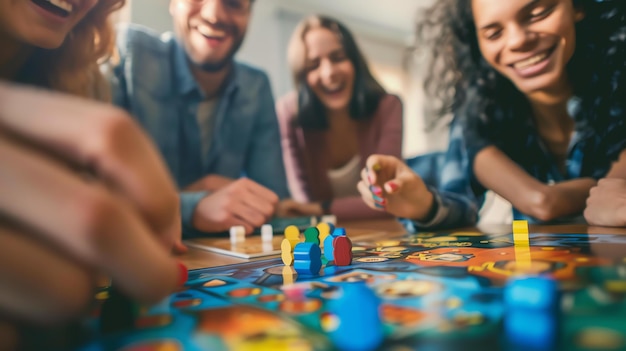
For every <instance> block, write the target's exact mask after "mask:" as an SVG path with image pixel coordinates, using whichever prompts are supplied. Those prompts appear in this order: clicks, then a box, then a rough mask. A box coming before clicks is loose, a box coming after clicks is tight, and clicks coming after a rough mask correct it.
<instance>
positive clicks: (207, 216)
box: [111, 0, 288, 233]
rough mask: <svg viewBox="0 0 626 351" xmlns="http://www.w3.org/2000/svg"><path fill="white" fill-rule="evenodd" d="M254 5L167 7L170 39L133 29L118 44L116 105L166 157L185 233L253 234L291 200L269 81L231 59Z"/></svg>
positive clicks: (178, 1)
mask: <svg viewBox="0 0 626 351" xmlns="http://www.w3.org/2000/svg"><path fill="white" fill-rule="evenodd" d="M252 5H253V0H171V2H170V7H169V12H170V14H171V15H172V17H173V20H174V31H175V33H165V34H163V35H161V36H158V35H156V34H154V33H152V32H150V31H149V30H147V29H146V28H141V27H138V26H131V27H129V28H126V29H124V30H122V31H121V32H120V37H119V38H118V46H119V53H120V60H119V62H117V64H116V65H115V67H114V68H113V70H112V73H113V74H112V75H111V76H112V85H113V99H114V102H115V103H116V104H117V105H119V106H122V107H124V108H126V109H127V110H128V111H129V112H130V113H131V114H132V115H134V116H135V117H136V118H137V120H138V121H139V122H140V123H141V124H142V125H143V126H144V128H145V129H146V130H147V131H148V133H150V135H151V136H152V137H153V139H154V141H155V142H156V144H157V145H158V147H159V149H160V151H161V153H162V154H163V156H164V158H165V160H166V162H167V164H168V166H169V168H170V171H171V172H172V174H173V175H174V177H175V179H176V181H177V182H178V186H179V187H180V188H181V189H182V190H181V206H182V208H181V210H182V216H183V226H184V228H185V229H186V232H189V231H191V230H192V229H195V230H199V231H202V232H221V231H225V230H228V228H229V227H231V226H234V225H243V226H244V227H246V230H247V232H248V233H251V232H252V231H253V229H254V228H255V227H258V226H260V225H262V224H263V223H265V222H267V220H268V219H269V218H270V217H271V216H272V215H273V214H274V212H275V208H276V205H277V203H278V201H279V198H282V197H286V196H287V195H288V190H287V185H286V180H285V171H284V165H283V161H282V155H281V147H280V135H279V130H278V123H277V120H276V113H275V110H274V99H273V96H272V93H271V88H270V83H269V80H268V78H267V75H266V74H265V73H263V72H262V71H260V70H258V69H255V68H252V67H250V66H247V65H244V64H241V63H238V62H236V61H235V60H234V56H235V54H236V52H237V50H238V49H239V47H240V46H241V44H242V42H243V40H244V37H245V34H246V30H247V27H248V22H249V20H250V15H251V10H252ZM243 176H245V178H243Z"/></svg>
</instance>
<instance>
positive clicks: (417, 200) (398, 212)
mask: <svg viewBox="0 0 626 351" xmlns="http://www.w3.org/2000/svg"><path fill="white" fill-rule="evenodd" d="M357 188H358V190H359V192H360V193H361V197H362V198H363V201H365V203H366V204H367V205H368V206H369V207H371V208H373V209H378V210H382V211H387V212H388V213H390V214H392V215H394V216H396V217H404V218H411V219H415V220H421V219H424V218H425V217H426V216H427V215H428V212H429V210H430V208H431V206H432V204H433V199H434V198H433V194H432V193H431V192H430V191H428V189H427V188H426V184H424V181H423V180H422V178H420V176H418V175H417V174H416V173H415V172H413V170H412V169H411V168H409V167H408V166H407V165H406V164H405V163H404V161H402V160H400V159H398V158H396V157H394V156H386V155H372V156H370V157H368V159H367V162H366V165H365V169H363V171H361V181H360V182H359V184H358V185H357Z"/></svg>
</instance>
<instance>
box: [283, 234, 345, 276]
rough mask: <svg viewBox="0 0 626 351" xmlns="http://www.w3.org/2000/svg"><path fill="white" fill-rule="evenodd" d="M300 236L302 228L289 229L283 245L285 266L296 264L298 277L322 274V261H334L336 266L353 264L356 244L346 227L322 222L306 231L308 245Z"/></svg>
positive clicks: (305, 237)
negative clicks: (299, 275) (300, 275)
mask: <svg viewBox="0 0 626 351" xmlns="http://www.w3.org/2000/svg"><path fill="white" fill-rule="evenodd" d="M300 234H301V233H300V230H299V229H298V227H296V226H289V227H287V228H286V229H285V239H284V240H283V241H282V243H281V246H280V247H281V252H282V253H281V258H282V260H283V263H284V264H285V265H286V266H291V265H293V267H294V269H295V270H296V272H298V274H302V275H310V276H311V275H318V274H319V271H320V269H321V268H322V261H326V262H332V263H333V264H334V265H335V266H348V265H350V264H352V242H351V241H350V239H349V238H348V236H347V235H346V230H345V229H344V228H335V226H334V225H333V224H332V223H327V222H321V223H319V224H318V225H317V226H315V227H309V228H307V229H305V230H304V233H303V236H304V242H302V240H301V235H300ZM322 248H323V249H324V254H323V256H322Z"/></svg>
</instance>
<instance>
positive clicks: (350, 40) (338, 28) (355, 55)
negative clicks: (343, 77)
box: [287, 15, 386, 129]
mask: <svg viewBox="0 0 626 351" xmlns="http://www.w3.org/2000/svg"><path fill="white" fill-rule="evenodd" d="M314 28H326V29H328V30H330V31H331V32H333V33H334V34H335V35H336V36H337V38H338V39H339V42H340V43H341V45H342V46H343V49H344V50H345V52H346V56H347V57H348V59H349V60H350V61H351V62H352V65H353V66H354V91H353V93H352V99H351V101H350V117H352V118H353V119H355V120H362V119H368V118H370V117H371V116H372V114H373V113H374V112H375V111H376V109H377V108H378V103H379V102H380V100H381V99H382V97H383V96H384V95H385V94H386V92H385V89H384V88H383V87H382V86H381V85H380V83H378V81H376V79H375V78H374V76H373V75H372V73H371V71H370V69H369V67H368V65H367V62H366V60H365V57H364V56H363V54H362V53H361V50H359V48H358V46H357V44H356V41H355V40H354V37H353V36H352V34H351V33H350V31H349V30H348V28H346V27H345V26H344V25H343V24H341V23H340V22H339V21H337V20H336V19H334V18H331V17H327V16H322V15H311V16H309V17H307V18H305V19H303V20H302V21H301V22H300V23H299V24H298V26H297V27H296V29H295V30H294V32H293V34H292V36H291V40H290V41H289V47H288V49H287V62H288V64H289V67H290V68H291V72H292V75H293V81H294V85H295V88H296V89H297V91H298V118H297V122H298V123H299V124H300V125H301V126H302V127H303V128H307V129H326V128H328V125H329V123H328V119H327V117H326V113H325V109H324V107H323V105H322V103H321V101H319V99H318V98H317V96H315V93H313V91H312V90H311V88H310V87H309V85H308V84H307V83H306V75H307V73H308V71H307V69H306V66H305V60H306V46H305V45H304V37H305V36H306V34H307V33H308V32H309V31H310V30H311V29H314Z"/></svg>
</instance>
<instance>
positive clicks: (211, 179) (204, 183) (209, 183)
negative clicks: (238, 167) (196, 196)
mask: <svg viewBox="0 0 626 351" xmlns="http://www.w3.org/2000/svg"><path fill="white" fill-rule="evenodd" d="M234 181H235V179H232V178H228V177H223V176H221V175H218V174H209V175H207V176H205V177H203V178H201V179H199V180H197V181H195V182H193V183H192V184H191V185H189V186H187V187H186V188H185V189H183V190H184V191H209V192H215V191H217V190H219V189H222V188H224V187H226V186H227V185H229V184H230V183H232V182H234Z"/></svg>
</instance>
